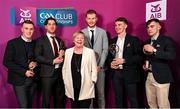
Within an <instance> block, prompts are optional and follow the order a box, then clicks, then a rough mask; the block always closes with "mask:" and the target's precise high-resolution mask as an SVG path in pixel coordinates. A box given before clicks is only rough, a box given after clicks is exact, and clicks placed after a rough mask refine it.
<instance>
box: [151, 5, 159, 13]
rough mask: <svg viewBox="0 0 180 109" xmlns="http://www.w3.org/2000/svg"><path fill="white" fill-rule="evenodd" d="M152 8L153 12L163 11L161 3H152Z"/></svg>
mask: <svg viewBox="0 0 180 109" xmlns="http://www.w3.org/2000/svg"><path fill="white" fill-rule="evenodd" d="M151 7H152V9H151V12H159V11H161V7H160V4H157V5H155V6H154V5H151Z"/></svg>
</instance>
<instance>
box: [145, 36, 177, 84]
mask: <svg viewBox="0 0 180 109" xmlns="http://www.w3.org/2000/svg"><path fill="white" fill-rule="evenodd" d="M150 43H151V39H149V40H147V41H146V43H145V44H150ZM153 46H154V47H155V48H156V49H157V52H156V53H155V54H153V55H151V56H146V57H147V58H149V59H150V62H151V64H152V72H153V76H154V78H155V80H156V81H157V82H158V83H160V84H163V83H169V82H172V81H173V77H172V74H171V70H170V67H169V65H168V63H169V61H170V60H173V59H175V57H176V50H175V45H174V43H173V41H172V39H171V38H170V37H167V36H164V35H159V36H158V38H157V40H156V41H155V42H154V43H153Z"/></svg>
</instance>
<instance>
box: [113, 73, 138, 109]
mask: <svg viewBox="0 0 180 109" xmlns="http://www.w3.org/2000/svg"><path fill="white" fill-rule="evenodd" d="M112 73H114V74H113V76H112V83H113V88H114V92H115V100H116V107H117V108H123V95H124V94H125V93H123V90H124V89H123V87H125V90H126V92H127V95H128V98H129V100H130V104H131V107H132V108H137V107H138V101H137V85H136V83H132V84H128V83H126V82H125V81H124V78H123V74H122V72H121V70H119V71H115V72H112Z"/></svg>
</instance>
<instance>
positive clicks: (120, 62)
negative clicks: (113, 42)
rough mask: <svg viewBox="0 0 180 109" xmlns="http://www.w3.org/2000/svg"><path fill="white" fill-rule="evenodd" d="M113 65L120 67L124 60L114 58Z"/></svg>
mask: <svg viewBox="0 0 180 109" xmlns="http://www.w3.org/2000/svg"><path fill="white" fill-rule="evenodd" d="M112 62H113V63H114V64H115V65H122V64H124V63H125V60H124V59H123V58H115V59H113V61H112Z"/></svg>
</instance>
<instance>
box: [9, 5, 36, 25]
mask: <svg viewBox="0 0 180 109" xmlns="http://www.w3.org/2000/svg"><path fill="white" fill-rule="evenodd" d="M25 20H32V21H33V22H34V23H36V8H32V7H14V8H12V9H11V23H13V24H15V25H21V23H23V22H24V21H25Z"/></svg>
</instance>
